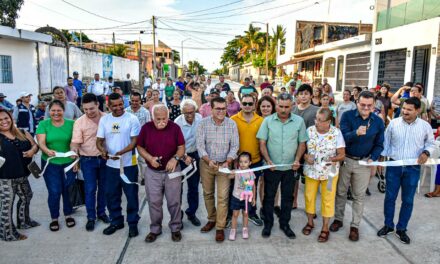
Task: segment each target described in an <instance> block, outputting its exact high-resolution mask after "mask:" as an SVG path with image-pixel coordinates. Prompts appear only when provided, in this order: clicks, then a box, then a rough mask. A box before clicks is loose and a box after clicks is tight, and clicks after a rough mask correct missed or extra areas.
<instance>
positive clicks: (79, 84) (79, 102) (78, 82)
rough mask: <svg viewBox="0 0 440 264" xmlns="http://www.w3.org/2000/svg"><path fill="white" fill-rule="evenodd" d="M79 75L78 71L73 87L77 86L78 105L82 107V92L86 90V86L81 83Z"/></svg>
mask: <svg viewBox="0 0 440 264" xmlns="http://www.w3.org/2000/svg"><path fill="white" fill-rule="evenodd" d="M78 77H79V74H78V72H77V71H74V72H73V86H75V89H76V93H77V95H78V96H77V98H76V105H77V106H78V107H81V98H82V90H83V88H84V85H83V83H82V81H80V80H79V79H78Z"/></svg>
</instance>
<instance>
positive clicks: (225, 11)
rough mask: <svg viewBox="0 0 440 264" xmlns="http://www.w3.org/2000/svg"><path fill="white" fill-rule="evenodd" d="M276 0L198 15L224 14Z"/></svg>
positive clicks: (271, 0)
mask: <svg viewBox="0 0 440 264" xmlns="http://www.w3.org/2000/svg"><path fill="white" fill-rule="evenodd" d="M276 1H277V0H269V1H267V0H265V1H263V2H260V3H257V4H253V5H248V6H242V7H237V8H233V9H228V10H223V11H218V12H212V13H207V14H199V15H197V16H207V15H215V14H222V13H227V12H231V11H237V10H241V9H246V8H254V7H256V6H259V5H264V4H270V3H272V2H276ZM184 16H185V15H184ZM191 17H196V16H189V17H187V18H191Z"/></svg>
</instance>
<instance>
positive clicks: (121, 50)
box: [100, 44, 127, 57]
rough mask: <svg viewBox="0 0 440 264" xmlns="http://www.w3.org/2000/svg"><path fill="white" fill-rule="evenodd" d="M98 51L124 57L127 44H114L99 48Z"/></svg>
mask: <svg viewBox="0 0 440 264" xmlns="http://www.w3.org/2000/svg"><path fill="white" fill-rule="evenodd" d="M100 52H102V53H106V54H110V55H113V56H118V57H125V54H126V53H127V46H125V45H124V44H116V45H115V46H114V47H108V48H106V49H102V50H100Z"/></svg>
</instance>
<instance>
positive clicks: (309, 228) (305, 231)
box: [302, 223, 315, 236]
mask: <svg viewBox="0 0 440 264" xmlns="http://www.w3.org/2000/svg"><path fill="white" fill-rule="evenodd" d="M313 228H315V227H314V226H312V225H310V224H309V223H307V225H306V226H305V227H304V228H303V229H302V233H303V234H304V235H305V236H308V235H310V233H312V230H313Z"/></svg>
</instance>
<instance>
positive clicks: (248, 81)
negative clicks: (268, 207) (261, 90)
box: [238, 77, 258, 102]
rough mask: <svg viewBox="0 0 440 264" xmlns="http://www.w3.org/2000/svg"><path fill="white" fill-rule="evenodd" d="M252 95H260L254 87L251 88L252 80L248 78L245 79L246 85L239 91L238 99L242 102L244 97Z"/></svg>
mask: <svg viewBox="0 0 440 264" xmlns="http://www.w3.org/2000/svg"><path fill="white" fill-rule="evenodd" d="M250 93H257V94H258V92H257V89H255V87H254V86H251V79H250V78H249V77H246V78H244V85H243V86H242V87H240V90H238V98H239V99H240V102H241V98H242V97H243V95H245V94H250Z"/></svg>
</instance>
